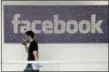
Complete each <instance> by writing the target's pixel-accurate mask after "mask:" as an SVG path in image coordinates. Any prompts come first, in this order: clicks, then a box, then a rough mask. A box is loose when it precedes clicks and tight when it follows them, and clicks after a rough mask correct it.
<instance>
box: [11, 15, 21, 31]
mask: <svg viewBox="0 0 109 72" xmlns="http://www.w3.org/2000/svg"><path fill="white" fill-rule="evenodd" d="M20 16H21V15H20V14H15V15H14V16H13V20H12V21H11V23H12V24H13V25H14V27H13V30H14V33H18V24H20V20H18V19H19V18H20Z"/></svg>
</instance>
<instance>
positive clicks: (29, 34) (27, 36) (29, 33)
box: [25, 31, 34, 41]
mask: <svg viewBox="0 0 109 72" xmlns="http://www.w3.org/2000/svg"><path fill="white" fill-rule="evenodd" d="M30 39H34V33H33V32H32V31H26V32H25V40H26V41H30Z"/></svg>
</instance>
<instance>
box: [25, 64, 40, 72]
mask: <svg viewBox="0 0 109 72" xmlns="http://www.w3.org/2000/svg"><path fill="white" fill-rule="evenodd" d="M24 72H39V70H33V68H32V66H31V64H28V65H27V67H26V69H25V70H24Z"/></svg>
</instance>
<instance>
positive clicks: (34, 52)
mask: <svg viewBox="0 0 109 72" xmlns="http://www.w3.org/2000/svg"><path fill="white" fill-rule="evenodd" d="M33 55H34V58H35V61H38V60H39V58H38V51H36V50H34V51H33Z"/></svg>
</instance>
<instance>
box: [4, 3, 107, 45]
mask: <svg viewBox="0 0 109 72" xmlns="http://www.w3.org/2000/svg"><path fill="white" fill-rule="evenodd" d="M28 30H32V31H33V32H34V33H35V39H36V40H37V41H38V42H39V43H108V5H94V6H93V5H89V6H77V5H76V6H72V5H67V6H64V5H63V6H55V5H54V6H53V5H52V6H50V5H49V6H44V5H42V6H37V5H35V6H32V5H26V6H23V5H19V6H17V5H5V6H4V42H5V43H19V42H21V39H22V36H23V34H24V33H25V32H26V31H28Z"/></svg>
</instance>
